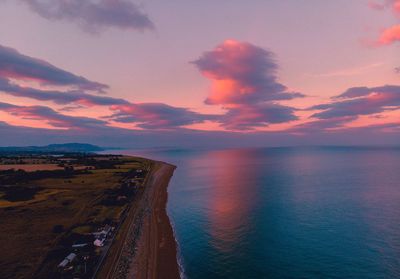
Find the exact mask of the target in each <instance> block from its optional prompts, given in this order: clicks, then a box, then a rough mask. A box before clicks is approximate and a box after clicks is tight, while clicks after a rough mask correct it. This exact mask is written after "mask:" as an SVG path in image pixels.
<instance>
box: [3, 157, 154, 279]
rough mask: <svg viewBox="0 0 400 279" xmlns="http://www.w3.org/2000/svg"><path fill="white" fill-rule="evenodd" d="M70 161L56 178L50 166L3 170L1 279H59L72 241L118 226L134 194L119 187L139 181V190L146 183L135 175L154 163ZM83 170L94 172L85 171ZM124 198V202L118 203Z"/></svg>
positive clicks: (113, 159)
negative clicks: (105, 226)
mask: <svg viewBox="0 0 400 279" xmlns="http://www.w3.org/2000/svg"><path fill="white" fill-rule="evenodd" d="M41 159H42V158H41ZM70 159H71V160H70V162H69V163H68V167H69V168H68V169H67V168H66V169H65V171H64V167H65V162H63V164H64V167H62V170H60V168H61V167H58V168H57V169H56V170H55V171H57V173H54V172H53V170H50V169H49V168H48V165H49V164H47V163H46V160H44V161H43V160H42V161H41V162H40V163H39V164H35V170H32V169H29V170H28V171H29V172H30V173H27V172H21V171H19V172H17V171H4V169H9V168H2V166H0V170H3V171H0V220H1V224H2V225H1V226H0V247H2V253H0V270H1V278H30V277H32V275H35V276H38V277H42V278H54V276H57V265H58V263H59V262H61V261H62V259H63V258H64V257H65V253H67V251H66V250H67V249H69V248H68V247H70V245H69V242H68V240H69V239H70V238H71V237H72V235H76V234H79V235H85V234H88V233H91V232H94V231H95V230H96V229H97V228H98V227H99V226H101V225H102V224H104V223H107V222H108V223H109V222H114V223H118V221H119V218H120V217H121V214H122V213H123V211H124V210H125V208H126V207H127V204H129V201H130V199H129V197H130V194H129V193H130V192H128V194H126V190H124V188H121V183H122V182H123V181H124V180H126V179H129V180H132V179H136V180H137V183H138V184H139V183H140V182H141V181H143V177H137V178H134V177H133V176H132V171H133V170H137V169H142V170H149V168H150V166H151V162H150V161H148V160H145V159H141V158H133V157H115V156H110V157H107V156H102V157H98V158H96V157H93V158H90V160H87V159H88V158H81V157H80V158H77V159H76V160H75V158H70ZM51 160H54V158H51ZM74 164H75V165H74ZM41 165H42V168H41V167H40V166H41ZM53 165H54V164H53ZM82 165H85V166H90V167H91V169H90V170H82V169H81V168H79V166H82ZM7 166H10V165H7ZM56 166H57V165H56ZM71 166H72V167H74V166H75V167H76V170H75V169H74V170H71ZM44 170H47V171H44ZM38 171H39V172H38ZM40 171H44V172H40ZM145 173H146V171H144V172H143V175H145ZM14 176H15V177H14ZM131 176H132V177H131ZM21 177H23V178H21ZM135 185H136V184H135ZM124 191H125V192H124ZM135 191H140V187H138V189H136V190H135ZM121 193H124V195H127V196H128V198H127V199H125V196H122V195H123V194H121ZM132 193H134V192H132ZM121 196H122V197H123V198H124V201H123V202H119V201H118V202H117V201H116V200H117V199H119V198H120V197H121ZM65 243H67V244H65ZM49 276H50V277H49Z"/></svg>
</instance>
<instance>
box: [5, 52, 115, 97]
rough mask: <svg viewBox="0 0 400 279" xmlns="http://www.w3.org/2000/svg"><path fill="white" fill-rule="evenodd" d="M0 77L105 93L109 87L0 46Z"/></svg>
mask: <svg viewBox="0 0 400 279" xmlns="http://www.w3.org/2000/svg"><path fill="white" fill-rule="evenodd" d="M0 77H2V78H9V79H19V80H27V81H35V82H38V83H40V84H41V85H42V86H46V85H52V86H69V87H73V88H78V89H81V90H91V91H98V92H103V91H104V90H106V89H108V86H107V85H105V84H102V83H99V82H95V81H90V80H88V79H86V78H84V77H82V76H77V75H75V74H73V73H71V72H68V71H65V70H62V69H60V68H57V67H55V66H53V65H52V64H50V63H48V62H46V61H44V60H40V59H37V58H33V57H30V56H27V55H23V54H21V53H19V52H18V51H17V50H15V49H12V48H9V47H5V46H2V45H0Z"/></svg>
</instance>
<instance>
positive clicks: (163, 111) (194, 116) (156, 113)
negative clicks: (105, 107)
mask: <svg viewBox="0 0 400 279" xmlns="http://www.w3.org/2000/svg"><path fill="white" fill-rule="evenodd" d="M111 110H113V111H115V113H114V114H113V115H112V116H111V117H110V119H112V120H113V121H116V122H121V123H135V124H137V127H140V128H143V129H175V128H179V127H182V126H186V125H191V124H198V123H202V122H204V121H206V120H216V119H217V118H218V117H219V116H217V115H209V114H201V113H197V112H193V111H190V110H188V109H186V108H179V107H173V106H169V105H166V104H163V103H137V104H127V105H115V106H111Z"/></svg>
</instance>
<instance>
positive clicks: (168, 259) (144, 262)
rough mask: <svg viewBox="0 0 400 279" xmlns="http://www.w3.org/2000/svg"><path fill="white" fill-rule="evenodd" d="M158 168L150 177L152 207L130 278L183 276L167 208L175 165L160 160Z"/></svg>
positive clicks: (168, 278) (145, 219) (150, 205)
mask: <svg viewBox="0 0 400 279" xmlns="http://www.w3.org/2000/svg"><path fill="white" fill-rule="evenodd" d="M156 168H158V170H157V171H156V173H155V174H154V175H153V176H152V177H151V179H152V180H153V181H149V184H151V185H152V188H151V189H149V190H150V191H151V192H150V193H149V194H150V197H149V198H150V202H149V207H150V208H152V209H153V210H151V212H147V214H146V215H145V216H144V219H143V223H142V231H141V233H140V236H139V241H138V243H137V244H138V245H137V246H136V253H135V256H134V258H133V261H132V263H131V265H130V270H129V276H128V278H140V279H145V278H153V279H154V278H165V279H173V278H180V276H179V267H178V263H177V246H176V242H175V238H174V234H173V230H172V227H171V224H170V220H169V217H168V215H167V212H166V205H167V199H168V193H167V186H168V182H169V180H170V178H171V177H172V174H173V171H174V169H175V167H174V166H171V165H167V164H163V163H159V164H158V166H157V167H156Z"/></svg>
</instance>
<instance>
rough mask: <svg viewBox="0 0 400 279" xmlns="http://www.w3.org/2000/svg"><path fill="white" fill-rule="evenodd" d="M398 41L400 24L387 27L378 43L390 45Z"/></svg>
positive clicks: (399, 38)
mask: <svg viewBox="0 0 400 279" xmlns="http://www.w3.org/2000/svg"><path fill="white" fill-rule="evenodd" d="M398 41H400V24H399V25H395V26H392V27H390V28H388V29H385V30H384V31H383V32H382V34H381V36H380V38H379V40H378V43H379V45H390V44H392V43H395V42H398Z"/></svg>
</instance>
